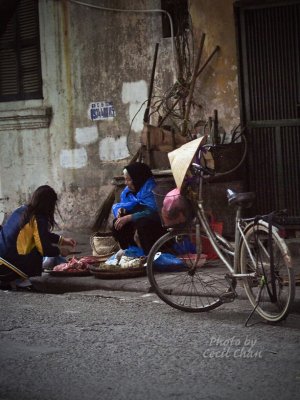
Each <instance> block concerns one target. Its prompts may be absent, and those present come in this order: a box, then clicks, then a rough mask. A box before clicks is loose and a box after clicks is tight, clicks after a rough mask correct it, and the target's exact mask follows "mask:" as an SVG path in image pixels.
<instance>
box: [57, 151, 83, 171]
mask: <svg viewBox="0 0 300 400" xmlns="http://www.w3.org/2000/svg"><path fill="white" fill-rule="evenodd" d="M60 165H61V167H62V168H74V169H78V168H83V167H85V166H86V165H87V153H86V150H85V149H84V148H81V149H71V150H61V152H60Z"/></svg>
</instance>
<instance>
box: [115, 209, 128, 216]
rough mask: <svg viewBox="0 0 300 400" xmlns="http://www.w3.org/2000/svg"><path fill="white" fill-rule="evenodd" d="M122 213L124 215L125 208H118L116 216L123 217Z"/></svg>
mask: <svg viewBox="0 0 300 400" xmlns="http://www.w3.org/2000/svg"><path fill="white" fill-rule="evenodd" d="M124 215H126V210H125V208H119V209H118V214H117V217H118V218H120V217H124Z"/></svg>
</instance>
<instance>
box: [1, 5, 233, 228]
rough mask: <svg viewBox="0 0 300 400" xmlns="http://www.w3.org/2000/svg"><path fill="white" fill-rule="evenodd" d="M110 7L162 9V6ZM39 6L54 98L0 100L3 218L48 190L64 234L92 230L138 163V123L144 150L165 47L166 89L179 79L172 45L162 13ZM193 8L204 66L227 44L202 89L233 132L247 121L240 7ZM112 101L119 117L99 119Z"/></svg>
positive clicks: (205, 103)
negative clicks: (239, 70) (119, 179)
mask: <svg viewBox="0 0 300 400" xmlns="http://www.w3.org/2000/svg"><path fill="white" fill-rule="evenodd" d="M88 2H89V3H91V4H94V5H97V4H98V2H97V1H92V0H89V1H87V3H88ZM104 3H105V2H102V5H105V4H104ZM106 3H107V4H106V5H107V7H110V8H117V9H147V10H149V9H159V8H160V1H158V0H151V1H146V0H144V1H140V0H130V1H121V0H119V1H117V0H115V1H109V2H106ZM39 5H40V37H41V56H42V75H43V93H44V99H43V100H34V101H33V100H32V101H26V102H25V101H24V102H23V101H20V102H9V103H0V167H1V177H0V199H1V200H0V213H2V214H0V218H1V215H2V216H3V212H5V213H9V212H10V211H12V210H13V209H14V208H15V207H16V206H18V205H19V204H21V203H23V202H24V201H26V200H27V199H28V196H29V194H30V193H31V192H32V191H33V190H34V189H35V188H36V187H37V186H39V185H42V184H45V183H48V184H50V185H51V186H53V187H54V188H55V190H57V192H58V194H59V198H60V201H59V209H60V213H61V215H62V218H63V220H60V218H57V220H58V223H59V224H60V227H61V228H62V229H85V228H87V227H89V226H91V224H92V223H93V222H94V219H95V214H96V212H97V210H98V208H99V206H100V205H101V203H102V201H103V200H104V199H105V198H106V195H107V194H108V192H109V191H110V190H111V189H112V186H111V179H112V178H113V176H115V175H120V174H121V171H122V167H123V166H124V165H126V163H128V161H129V160H130V157H131V156H130V152H129V150H130V149H128V147H127V136H128V132H129V128H130V126H131V131H130V132H131V133H130V143H131V146H132V143H134V144H135V145H134V146H133V147H138V144H137V145H136V143H139V137H140V132H141V129H142V126H143V124H142V120H143V115H144V109H145V101H146V100H147V95H148V89H149V83H150V76H151V68H152V63H153V55H154V49H155V44H156V43H157V42H159V44H160V46H159V54H158V62H157V69H156V71H157V72H156V76H155V85H156V87H155V90H156V92H157V93H161V92H163V91H164V90H166V89H167V88H168V87H169V86H170V85H171V84H172V83H173V82H174V79H175V78H176V76H175V74H174V70H175V66H174V61H173V54H172V47H171V41H170V39H162V37H161V36H162V34H161V14H160V13H158V12H152V13H136V12H128V13H122V12H118V11H114V12H113V11H104V10H100V9H97V8H91V7H86V6H82V5H78V4H75V3H73V2H69V1H67V0H61V1H55V0H40V1H39ZM190 7H191V8H190V11H191V15H192V21H193V29H194V34H195V38H196V40H199V39H198V38H199V37H200V35H201V33H202V32H205V33H206V41H205V46H204V54H203V60H204V59H205V57H206V56H208V55H209V53H210V52H211V51H212V49H213V48H214V47H215V46H216V45H220V47H221V50H220V52H219V53H218V54H217V55H216V56H215V57H214V59H213V60H212V62H211V63H210V64H209V66H208V68H207V69H206V70H205V73H203V74H202V75H201V79H199V81H198V82H197V91H196V92H195V95H196V96H197V99H198V100H199V103H201V105H202V109H201V110H202V111H201V115H200V117H201V118H202V119H203V120H205V119H206V118H207V117H208V116H209V115H212V112H213V110H214V109H218V110H219V117H220V124H221V125H223V126H224V128H225V129H230V128H231V127H232V126H233V125H234V124H236V123H237V122H238V115H239V110H238V100H237V77H236V65H235V38H234V25H233V15H232V1H231V0H214V1H212V0H201V1H200V0H191V1H190ZM102 102H104V103H107V104H108V105H112V106H113V107H110V112H111V115H112V116H110V117H104V119H100V115H99V113H97V112H94V113H93V115H94V118H95V117H96V119H94V120H92V118H91V109H93V110H94V111H97V110H98V107H100V105H101V103H102ZM138 110H140V111H139V112H138ZM134 117H135V118H134ZM133 118H134V120H133ZM7 198H9V199H7Z"/></svg>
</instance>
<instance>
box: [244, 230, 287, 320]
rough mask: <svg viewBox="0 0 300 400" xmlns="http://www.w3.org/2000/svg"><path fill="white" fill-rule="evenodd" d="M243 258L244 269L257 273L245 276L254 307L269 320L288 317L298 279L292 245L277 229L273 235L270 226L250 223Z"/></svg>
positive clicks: (248, 293)
mask: <svg viewBox="0 0 300 400" xmlns="http://www.w3.org/2000/svg"><path fill="white" fill-rule="evenodd" d="M247 245H248V246H247ZM271 251H272V252H273V263H272V262H271ZM239 257H240V266H241V272H242V273H243V274H248V273H253V276H251V277H246V278H244V288H245V291H246V293H247V296H248V298H249V300H250V303H251V304H252V306H253V307H254V308H255V309H256V311H257V312H258V313H259V314H260V315H261V316H262V317H263V318H264V319H266V320H267V321H271V322H278V321H281V320H283V319H285V318H286V317H287V315H288V313H289V310H290V306H291V304H292V303H293V300H294V297H295V280H294V273H293V269H292V267H291V259H290V255H289V251H288V248H287V246H286V244H285V242H284V241H283V239H282V238H281V237H280V236H279V235H278V233H277V232H276V230H275V228H273V230H272V234H271V238H269V232H268V226H267V225H264V224H260V223H258V224H252V225H251V226H249V228H248V229H247V230H246V232H245V240H242V241H241V244H240V249H239ZM271 265H273V267H271Z"/></svg>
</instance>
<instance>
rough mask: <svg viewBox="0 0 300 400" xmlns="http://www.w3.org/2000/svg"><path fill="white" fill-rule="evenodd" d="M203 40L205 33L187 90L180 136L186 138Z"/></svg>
mask: <svg viewBox="0 0 300 400" xmlns="http://www.w3.org/2000/svg"><path fill="white" fill-rule="evenodd" d="M204 40H205V33H203V34H202V37H201V42H200V47H199V50H198V55H197V59H196V64H195V68H194V71H193V75H192V80H191V84H190V90H189V97H188V102H187V107H186V111H185V115H184V120H183V127H182V136H186V135H187V128H188V119H189V115H190V110H191V105H192V100H193V94H194V88H195V84H196V79H197V74H198V69H199V66H200V61H201V56H202V50H203V45H204Z"/></svg>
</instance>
